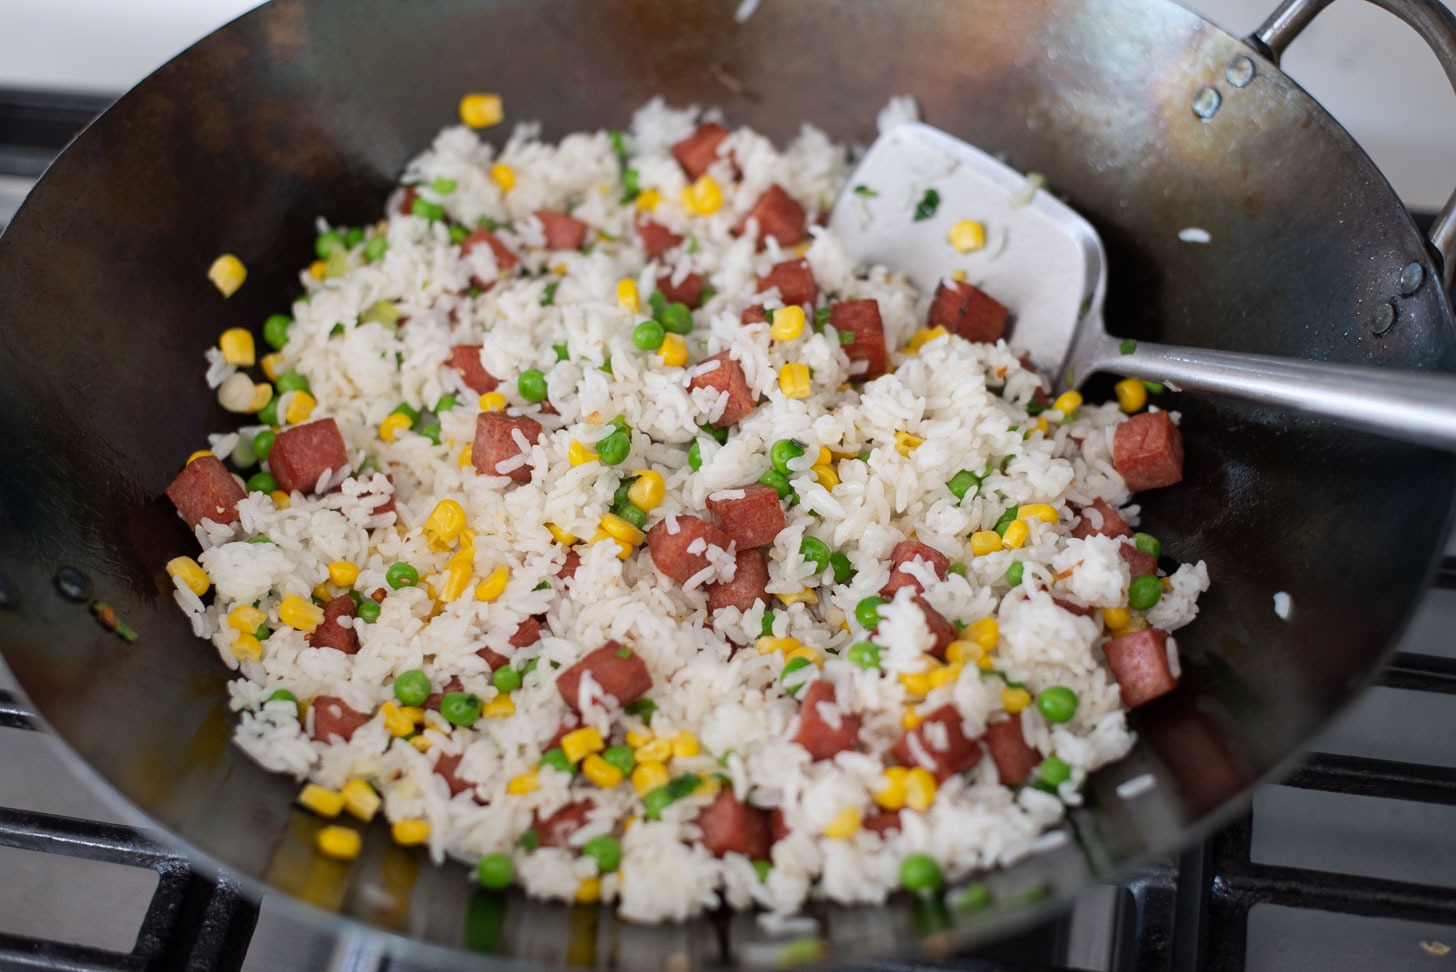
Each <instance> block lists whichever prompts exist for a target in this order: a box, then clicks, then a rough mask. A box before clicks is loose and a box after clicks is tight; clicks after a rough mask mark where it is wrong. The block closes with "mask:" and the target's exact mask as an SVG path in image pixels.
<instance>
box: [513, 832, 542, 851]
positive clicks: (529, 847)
mask: <svg viewBox="0 0 1456 972" xmlns="http://www.w3.org/2000/svg"><path fill="white" fill-rule="evenodd" d="M518 843H519V844H520V845H521V850H523V851H525V852H526V853H527V854H529V853H531V852H532V851H533V850H535V849H536V848H538V847H540V846H541V832H540V831H539V830H537V829H536V828H535V827H527V828H526V829H525V830H524V831H523V832H522V833H521V839H520V840H519V841H518Z"/></svg>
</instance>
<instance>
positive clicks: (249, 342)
mask: <svg viewBox="0 0 1456 972" xmlns="http://www.w3.org/2000/svg"><path fill="white" fill-rule="evenodd" d="M217 346H218V349H219V350H220V351H222V359H223V360H224V361H226V362H227V363H228V364H230V365H237V366H238V367H240V368H251V367H252V366H253V362H255V361H257V360H258V352H257V349H256V348H255V347H254V345H253V335H252V332H250V331H249V330H248V329H247V328H245V327H230V328H228V329H227V330H226V331H223V332H222V336H221V337H219V338H218V339H217Z"/></svg>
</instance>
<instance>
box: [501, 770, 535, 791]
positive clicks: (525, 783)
mask: <svg viewBox="0 0 1456 972" xmlns="http://www.w3.org/2000/svg"><path fill="white" fill-rule="evenodd" d="M540 788H541V777H540V776H538V775H537V773H536V771H535V770H531V772H529V773H522V774H521V775H520V776H513V777H511V781H510V782H509V783H507V784H506V792H507V793H509V794H510V795H511V796H524V795H525V794H527V793H530V792H532V791H533V790H539V789H540Z"/></svg>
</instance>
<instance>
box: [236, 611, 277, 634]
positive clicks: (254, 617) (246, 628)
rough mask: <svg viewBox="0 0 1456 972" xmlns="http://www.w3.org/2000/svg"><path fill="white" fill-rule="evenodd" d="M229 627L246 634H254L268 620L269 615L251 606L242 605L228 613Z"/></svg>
mask: <svg viewBox="0 0 1456 972" xmlns="http://www.w3.org/2000/svg"><path fill="white" fill-rule="evenodd" d="M227 620H228V627H231V628H237V629H238V630H239V631H241V632H243V633H244V634H252V633H253V632H254V631H257V630H258V625H260V624H262V623H263V622H264V621H267V620H268V615H266V614H264V613H263V612H262V611H259V610H258V609H257V608H255V607H253V605H251V604H240V605H238V606H237V607H235V608H233V609H232V610H231V611H229V612H228V616H227Z"/></svg>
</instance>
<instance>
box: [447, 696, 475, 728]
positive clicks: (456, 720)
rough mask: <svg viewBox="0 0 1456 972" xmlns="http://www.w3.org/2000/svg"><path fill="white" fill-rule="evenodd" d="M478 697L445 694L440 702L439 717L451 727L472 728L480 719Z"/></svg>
mask: <svg viewBox="0 0 1456 972" xmlns="http://www.w3.org/2000/svg"><path fill="white" fill-rule="evenodd" d="M480 708H481V705H480V696H478V695H473V694H471V693H470V692H447V693H446V694H445V697H444V698H443V699H441V700H440V715H441V716H443V717H444V719H445V721H446V722H448V723H450V724H451V725H452V726H473V725H475V723H476V722H477V721H479V719H480Z"/></svg>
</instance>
